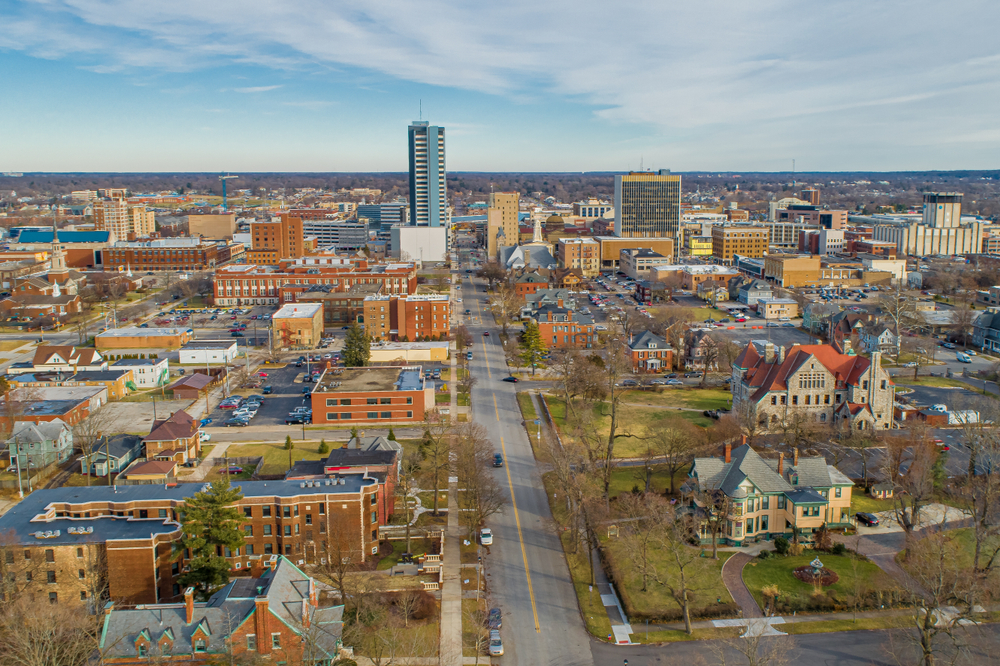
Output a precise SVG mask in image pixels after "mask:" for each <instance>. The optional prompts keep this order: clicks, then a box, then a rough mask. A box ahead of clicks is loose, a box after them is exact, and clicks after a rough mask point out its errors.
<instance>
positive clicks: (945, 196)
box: [923, 192, 962, 229]
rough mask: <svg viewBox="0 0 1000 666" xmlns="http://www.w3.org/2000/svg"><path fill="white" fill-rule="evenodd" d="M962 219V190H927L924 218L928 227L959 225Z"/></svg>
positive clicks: (939, 227)
mask: <svg viewBox="0 0 1000 666" xmlns="http://www.w3.org/2000/svg"><path fill="white" fill-rule="evenodd" d="M961 220H962V194H961V193H960V192H927V193H926V194H924V219H923V223H924V224H925V225H927V226H928V227H936V228H938V229H941V228H944V227H957V226H959V222H961Z"/></svg>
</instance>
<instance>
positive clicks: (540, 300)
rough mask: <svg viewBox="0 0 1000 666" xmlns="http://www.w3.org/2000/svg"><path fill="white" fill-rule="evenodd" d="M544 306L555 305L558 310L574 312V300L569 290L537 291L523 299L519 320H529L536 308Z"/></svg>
mask: <svg viewBox="0 0 1000 666" xmlns="http://www.w3.org/2000/svg"><path fill="white" fill-rule="evenodd" d="M546 305H555V306H556V307H560V308H569V309H571V310H576V309H577V307H576V299H575V298H574V296H573V292H571V291H570V290H569V289H539V290H538V291H536V292H535V293H533V294H528V295H527V296H525V297H524V307H523V308H522V309H521V318H522V319H530V318H531V317H533V316H534V313H535V312H536V311H537V310H538V308H541V307H545V306H546Z"/></svg>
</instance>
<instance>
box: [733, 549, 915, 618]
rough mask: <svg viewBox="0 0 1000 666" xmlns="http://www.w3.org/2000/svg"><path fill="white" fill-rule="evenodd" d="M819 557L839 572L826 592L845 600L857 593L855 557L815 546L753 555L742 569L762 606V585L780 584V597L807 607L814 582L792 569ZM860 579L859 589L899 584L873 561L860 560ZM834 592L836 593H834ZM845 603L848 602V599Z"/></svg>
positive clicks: (824, 589)
mask: <svg viewBox="0 0 1000 666" xmlns="http://www.w3.org/2000/svg"><path fill="white" fill-rule="evenodd" d="M817 556H818V557H819V558H820V560H822V562H823V565H824V566H825V567H826V568H827V569H830V570H831V571H833V572H834V573H836V574H837V575H838V576H840V580H838V581H837V582H836V583H834V584H833V585H830V586H829V587H824V588H823V592H824V593H825V594H826V595H827V596H835V597H836V598H837V599H840V600H846V599H847V598H848V597H850V596H853V594H854V585H855V573H854V568H853V564H852V559H853V558H852V557H851V555H850V554H847V555H832V554H830V553H819V552H816V551H814V550H805V551H803V552H802V554H801V555H794V556H793V555H789V556H787V557H781V556H780V555H779V556H776V557H770V558H768V559H766V560H760V559H754V560H753V562H750V563H749V564H747V566H746V567H745V568H744V569H743V582H744V583H746V586H747V589H748V590H750V594H752V595H753V597H754V599H756V600H757V603H758V604H760V606H761V607H762V608H763V606H764V595H763V594H762V593H761V588H763V587H766V586H768V585H777V586H778V589H779V590H781V601H784V602H786V603H791V604H792V605H793V607H794V606H795V604H798V607H799V608H806V607H808V604H809V603H810V597H811V595H812V594H813V589H814V588H813V586H812V585H811V584H810V583H804V582H802V581H800V580H799V579H798V578H796V577H795V576H794V575H793V573H792V572H793V571H794V570H795V569H797V568H798V567H802V566H805V565H807V564H809V563H810V562H811V561H812V560H813V559H814V558H816V557H817ZM857 579H859V584H860V588H859V589H860V590H862V591H871V590H876V589H886V590H888V589H892V588H894V587H896V585H895V584H894V583H893V582H892V580H891V579H890V578H889V577H888V576H887V575H886V574H884V573H883V572H882V570H881V569H879V568H878V567H877V566H875V565H874V564H873V563H871V562H868V561H865V560H858V561H857ZM831 592H832V593H833V594H832V595H831ZM845 603H846V602H845Z"/></svg>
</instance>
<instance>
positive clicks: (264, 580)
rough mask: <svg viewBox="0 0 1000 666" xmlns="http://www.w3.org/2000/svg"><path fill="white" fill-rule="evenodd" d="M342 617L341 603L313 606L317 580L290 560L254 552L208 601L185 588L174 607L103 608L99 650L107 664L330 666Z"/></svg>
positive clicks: (335, 654) (337, 652)
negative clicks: (243, 570)
mask: <svg viewBox="0 0 1000 666" xmlns="http://www.w3.org/2000/svg"><path fill="white" fill-rule="evenodd" d="M296 508H298V507H296ZM265 567H266V568H265ZM343 614H344V607H343V606H330V607H327V608H320V607H319V589H318V587H317V585H316V581H314V580H313V579H312V578H310V577H309V576H307V575H306V574H304V573H302V571H301V570H300V569H299V568H298V567H296V566H295V565H294V564H292V562H291V560H289V559H287V558H285V557H284V556H281V555H275V556H273V557H271V558H269V559H267V560H264V559H262V558H261V556H259V555H258V556H257V558H256V559H255V560H254V561H253V568H252V569H251V574H250V576H243V577H236V578H232V579H231V580H230V581H229V583H228V584H227V585H226V586H225V587H223V588H222V589H221V590H219V591H218V592H216V593H215V594H213V595H212V596H211V598H209V600H208V601H199V602H196V601H195V600H194V588H191V587H189V588H187V589H186V590H185V591H184V600H183V601H182V602H179V603H165V604H164V603H161V604H155V605H150V606H147V605H137V606H134V607H131V608H130V607H122V608H116V607H115V604H114V603H110V604H108V605H107V606H106V607H105V609H104V625H103V627H102V629H101V640H100V649H101V651H102V652H101V654H102V657H103V659H102V660H103V662H104V663H106V664H147V663H150V662H151V661H155V662H156V663H163V664H172V663H183V664H184V665H185V666H203V665H205V664H210V663H217V662H218V661H219V660H223V661H225V660H228V659H230V658H236V659H237V660H239V661H240V662H241V663H242V662H244V661H250V660H255V659H266V660H273V661H274V662H275V663H278V664H284V663H289V664H314V665H318V664H330V663H333V662H334V661H337V660H338V658H339V657H340V648H341V635H342V632H343Z"/></svg>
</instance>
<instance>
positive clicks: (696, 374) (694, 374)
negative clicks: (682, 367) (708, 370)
mask: <svg viewBox="0 0 1000 666" xmlns="http://www.w3.org/2000/svg"><path fill="white" fill-rule="evenodd" d="M702 374H703V373H702V372H700V371H698V370H695V371H692V372H685V373H684V378H685V379H689V378H691V377H701V375H702Z"/></svg>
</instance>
